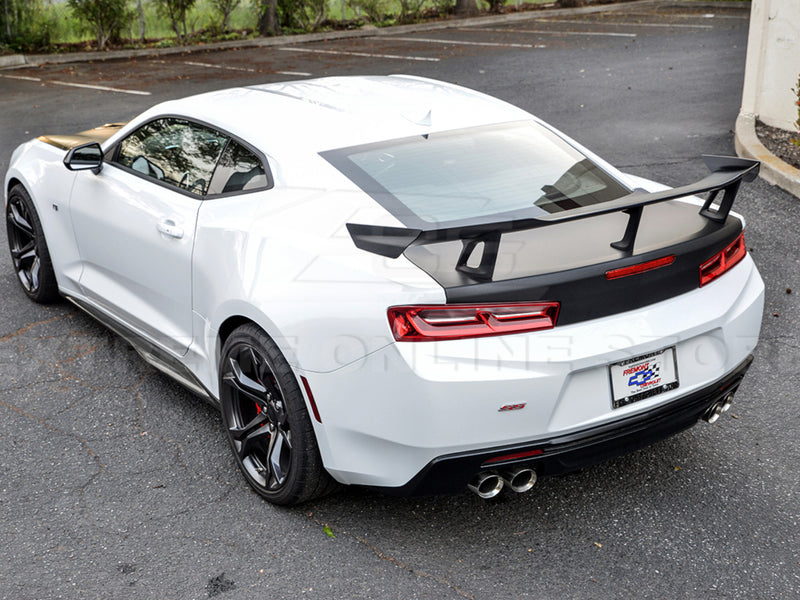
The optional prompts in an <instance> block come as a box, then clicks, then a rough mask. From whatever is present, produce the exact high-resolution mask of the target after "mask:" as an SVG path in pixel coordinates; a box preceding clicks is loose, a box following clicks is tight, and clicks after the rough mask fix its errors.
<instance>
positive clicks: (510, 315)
mask: <svg viewBox="0 0 800 600" xmlns="http://www.w3.org/2000/svg"><path fill="white" fill-rule="evenodd" d="M558 308H559V303H558V302H536V303H525V304H454V305H435V306H393V307H392V308H390V309H389V310H388V311H387V314H388V317H389V326H390V327H391V328H392V333H393V334H394V339H396V340H397V341H398V342H427V341H436V340H459V339H464V338H474V337H484V336H489V335H506V334H510V333H524V332H526V331H539V330H542V329H552V328H553V327H555V325H556V318H557V317H558Z"/></svg>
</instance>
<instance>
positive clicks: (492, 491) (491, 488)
mask: <svg viewBox="0 0 800 600" xmlns="http://www.w3.org/2000/svg"><path fill="white" fill-rule="evenodd" d="M467 487H468V488H469V489H470V490H472V491H473V492H475V493H476V494H477V495H478V496H480V497H481V498H483V499H484V500H488V499H489V498H494V497H495V496H497V494H499V493H500V490H502V489H503V479H502V478H501V477H500V476H499V475H497V474H496V473H479V474H478V475H476V476H475V478H474V479H473V480H472V481H470V482H469V484H468V485H467Z"/></svg>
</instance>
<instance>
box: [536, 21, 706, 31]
mask: <svg viewBox="0 0 800 600" xmlns="http://www.w3.org/2000/svg"><path fill="white" fill-rule="evenodd" d="M536 20H537V21H539V22H540V23H580V24H581V25H586V24H587V23H591V24H592V25H613V26H614V27H678V28H683V29H714V26H713V25H689V24H687V23H678V24H675V23H622V22H618V21H613V22H612V21H581V20H579V19H536Z"/></svg>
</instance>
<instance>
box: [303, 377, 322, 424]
mask: <svg viewBox="0 0 800 600" xmlns="http://www.w3.org/2000/svg"><path fill="white" fill-rule="evenodd" d="M300 381H302V382H303V387H304V388H305V389H306V396H308V403H309V404H310V405H311V412H313V413H314V418H315V419H316V420H317V423H322V419H321V418H320V417H319V410H317V402H316V400H314V394H312V393H311V386H309V385H308V379H306V378H305V377H303V376H302V375H301V376H300Z"/></svg>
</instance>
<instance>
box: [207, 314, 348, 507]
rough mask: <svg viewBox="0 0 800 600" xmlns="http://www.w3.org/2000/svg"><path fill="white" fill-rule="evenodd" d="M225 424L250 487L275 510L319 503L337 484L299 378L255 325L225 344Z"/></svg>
mask: <svg viewBox="0 0 800 600" xmlns="http://www.w3.org/2000/svg"><path fill="white" fill-rule="evenodd" d="M219 384H220V404H221V408H222V421H223V423H224V425H225V430H226V432H227V435H228V440H229V442H230V444H231V449H232V450H233V454H234V456H235V457H236V462H237V463H238V465H239V468H240V469H241V471H242V474H243V475H244V477H245V479H246V480H247V482H248V483H249V484H250V486H251V487H252V488H253V489H254V490H255V491H256V492H258V493H259V494H260V495H261V496H262V497H264V498H265V499H266V500H268V501H269V502H271V503H273V504H278V505H282V506H289V505H293V504H299V503H301V502H305V501H307V500H311V499H313V498H318V497H320V496H323V495H325V494H327V493H329V492H331V491H333V490H334V489H335V488H336V487H337V484H336V482H335V481H334V480H333V478H332V477H331V476H330V475H329V474H328V473H327V472H326V471H325V469H324V468H323V466H322V458H321V457H320V454H319V448H318V446H317V440H316V437H315V436H314V429H313V427H312V425H311V420H310V418H309V416H308V411H307V410H306V405H305V400H304V398H303V395H302V392H301V391H300V387H299V385H298V383H297V378H296V377H295V375H294V373H293V372H292V369H291V367H290V366H289V363H287V362H286V359H285V358H284V357H283V355H282V354H281V352H280V350H278V347H277V345H276V344H275V342H273V341H272V340H271V339H270V338H269V336H267V334H266V333H264V332H263V331H262V330H261V329H260V328H258V327H257V326H256V325H254V324H247V325H242V326H241V327H239V328H237V329H235V330H234V331H233V333H231V335H230V336H229V337H228V339H227V340H226V341H225V344H224V346H223V348H222V358H221V360H220V369H219Z"/></svg>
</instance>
